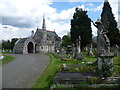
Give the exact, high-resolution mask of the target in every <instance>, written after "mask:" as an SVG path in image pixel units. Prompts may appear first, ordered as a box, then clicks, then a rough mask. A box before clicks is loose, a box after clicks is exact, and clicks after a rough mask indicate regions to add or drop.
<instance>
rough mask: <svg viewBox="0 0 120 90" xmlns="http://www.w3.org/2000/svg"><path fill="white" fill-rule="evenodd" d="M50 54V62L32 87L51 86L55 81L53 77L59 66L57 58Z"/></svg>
mask: <svg viewBox="0 0 120 90" xmlns="http://www.w3.org/2000/svg"><path fill="white" fill-rule="evenodd" d="M48 55H49V56H50V63H49V65H48V66H47V68H46V69H45V70H44V72H43V74H42V75H41V76H40V77H39V79H38V80H37V82H36V83H35V84H34V85H33V86H32V88H49V87H50V86H51V85H52V83H53V77H54V76H55V74H56V71H57V70H58V68H59V67H58V63H56V60H57V58H55V57H54V56H53V55H52V54H48Z"/></svg>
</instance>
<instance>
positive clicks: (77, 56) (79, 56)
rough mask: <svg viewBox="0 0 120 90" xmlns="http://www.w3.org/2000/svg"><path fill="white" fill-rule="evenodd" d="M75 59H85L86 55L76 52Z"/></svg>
mask: <svg viewBox="0 0 120 90" xmlns="http://www.w3.org/2000/svg"><path fill="white" fill-rule="evenodd" d="M75 59H76V60H83V59H84V57H83V55H82V54H81V53H76V56H75Z"/></svg>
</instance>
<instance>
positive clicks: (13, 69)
mask: <svg viewBox="0 0 120 90" xmlns="http://www.w3.org/2000/svg"><path fill="white" fill-rule="evenodd" d="M10 55H11V56H14V57H15V59H14V60H12V61H11V62H9V63H6V64H4V65H3V66H2V75H3V76H2V87H3V88H30V87H31V86H32V85H33V84H34V82H35V81H36V80H37V79H38V77H39V76H40V75H41V73H42V72H43V70H44V69H45V67H46V66H47V64H48V63H49V57H48V56H46V55H43V54H26V55H22V54H10Z"/></svg>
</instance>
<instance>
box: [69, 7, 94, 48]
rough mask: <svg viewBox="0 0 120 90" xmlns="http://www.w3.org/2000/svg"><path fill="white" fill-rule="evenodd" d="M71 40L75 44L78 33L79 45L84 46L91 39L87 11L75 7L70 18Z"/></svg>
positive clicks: (89, 20)
mask: <svg viewBox="0 0 120 90" xmlns="http://www.w3.org/2000/svg"><path fill="white" fill-rule="evenodd" d="M70 35H71V41H72V42H73V43H74V44H75V45H76V43H77V42H78V38H79V35H80V36H81V47H82V48H83V47H85V46H87V45H88V44H90V43H91V41H92V29H91V19H90V18H89V17H88V15H87V11H83V10H82V9H79V8H76V10H75V13H74V15H73V19H72V20H71V31H70Z"/></svg>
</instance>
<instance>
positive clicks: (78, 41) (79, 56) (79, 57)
mask: <svg viewBox="0 0 120 90" xmlns="http://www.w3.org/2000/svg"><path fill="white" fill-rule="evenodd" d="M80 41H81V37H80V36H79V39H78V40H77V50H76V53H75V56H74V57H75V59H76V60H83V59H84V57H83V55H82V53H81V48H80V46H81V45H80V44H81V42H80Z"/></svg>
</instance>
